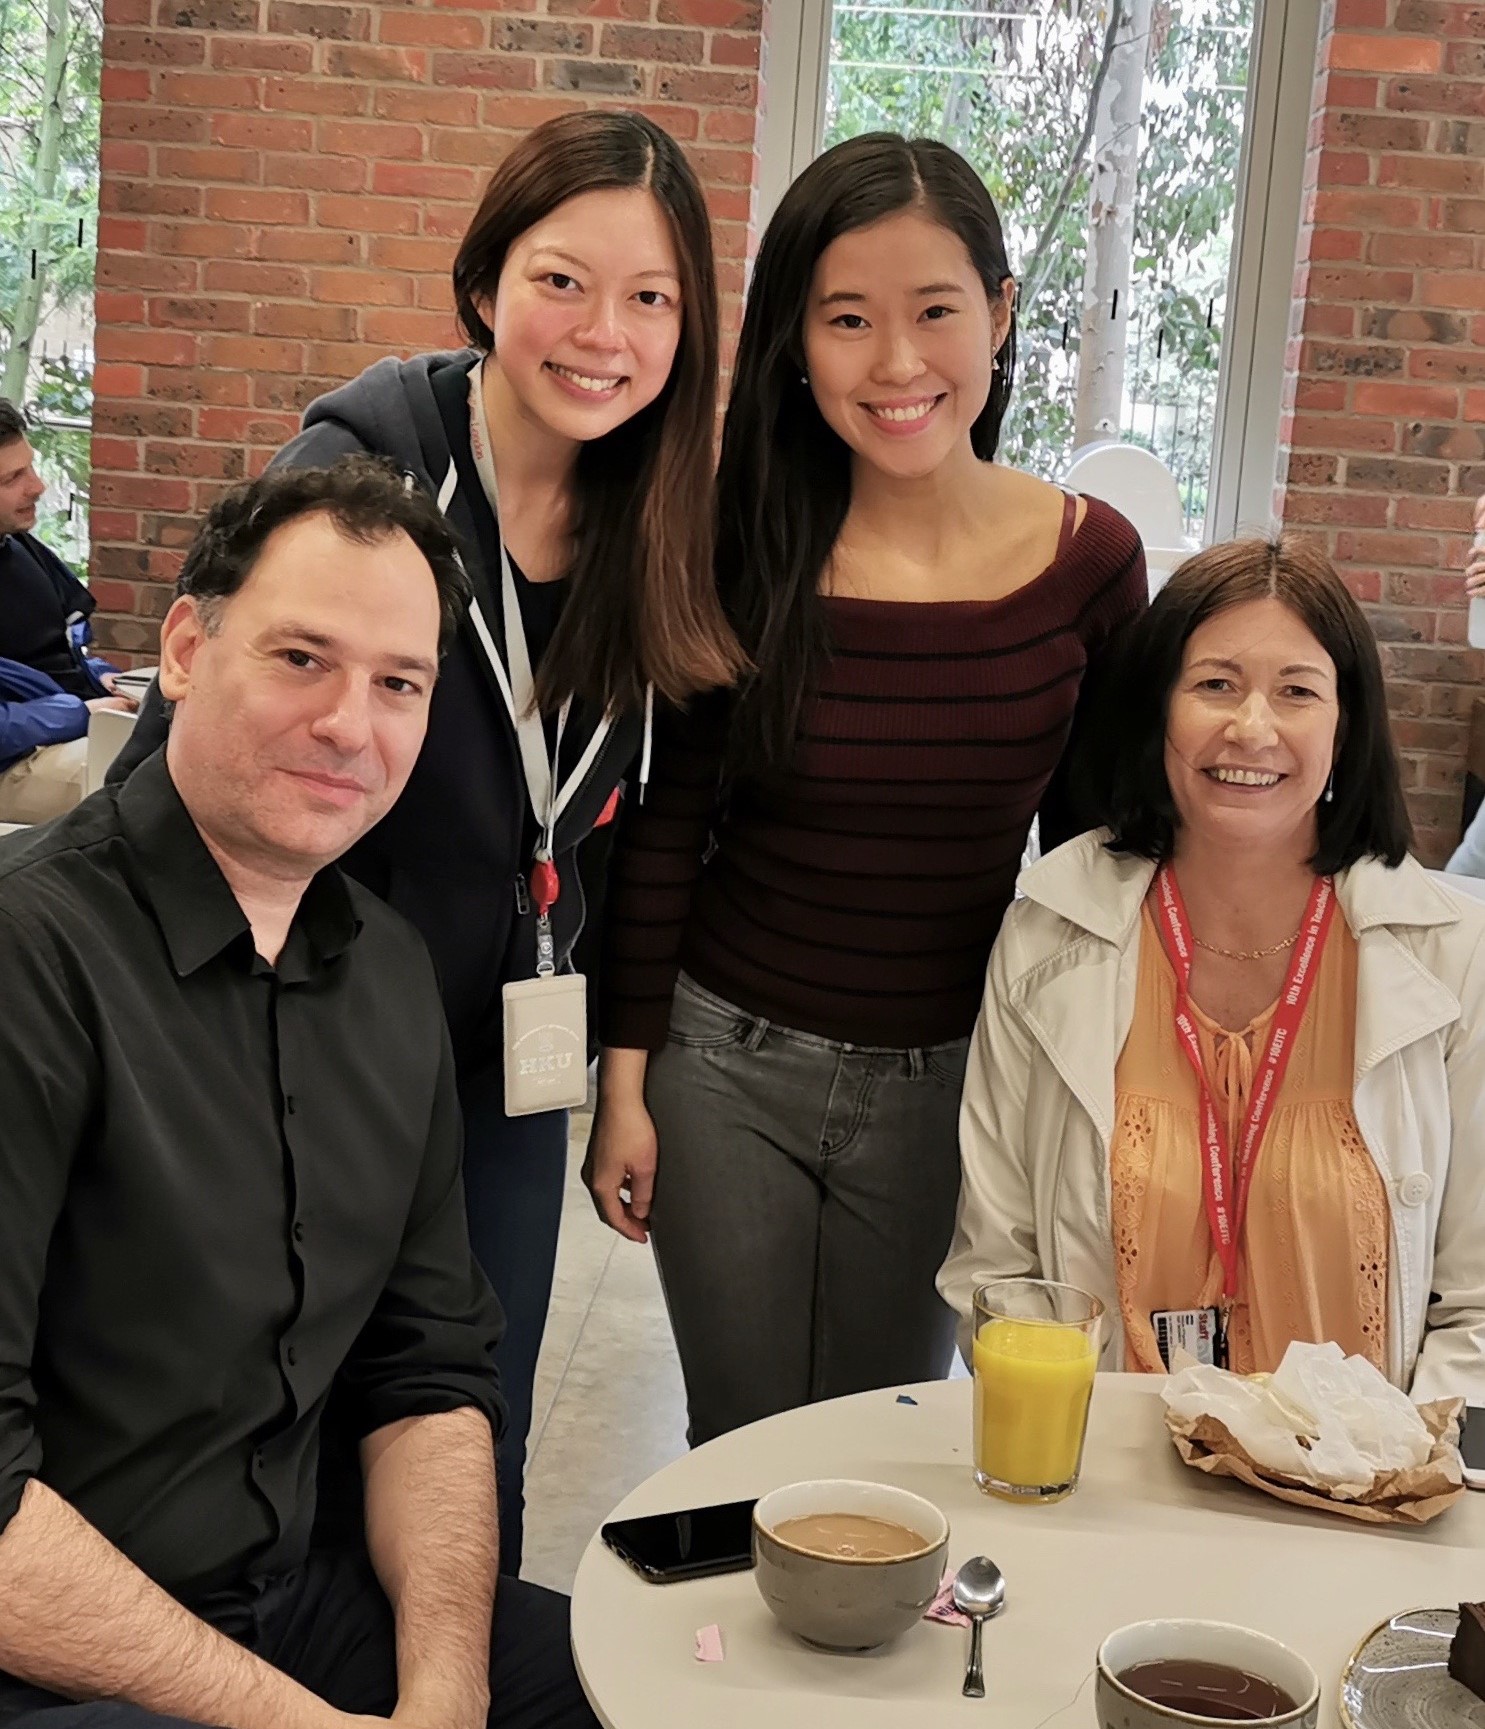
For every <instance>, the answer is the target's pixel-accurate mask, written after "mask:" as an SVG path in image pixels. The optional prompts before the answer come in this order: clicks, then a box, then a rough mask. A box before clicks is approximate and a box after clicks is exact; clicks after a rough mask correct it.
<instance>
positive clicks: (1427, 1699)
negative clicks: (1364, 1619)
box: [1341, 1609, 1485, 1729]
mask: <svg viewBox="0 0 1485 1729" xmlns="http://www.w3.org/2000/svg"><path fill="white" fill-rule="evenodd" d="M1458 1626H1459V1611H1458V1610H1457V1609H1409V1610H1408V1611H1407V1612H1406V1613H1405V1614H1402V1615H1394V1616H1393V1617H1392V1619H1391V1620H1390V1621H1384V1622H1383V1623H1382V1625H1381V1626H1380V1627H1374V1628H1373V1629H1372V1631H1371V1632H1370V1633H1368V1634H1367V1636H1366V1638H1365V1639H1363V1640H1362V1641H1361V1643H1360V1644H1359V1645H1358V1646H1357V1647H1356V1649H1355V1651H1353V1652H1352V1654H1351V1661H1350V1662H1349V1663H1347V1665H1346V1668H1345V1672H1344V1673H1343V1674H1342V1676H1341V1722H1342V1723H1344V1724H1345V1725H1346V1729H1485V1699H1477V1698H1476V1697H1475V1695H1474V1694H1473V1693H1471V1692H1470V1690H1469V1688H1468V1687H1465V1686H1464V1685H1462V1684H1461V1683H1460V1682H1458V1681H1456V1680H1454V1678H1453V1677H1452V1676H1451V1675H1450V1674H1449V1670H1448V1664H1449V1642H1450V1640H1452V1639H1453V1637H1454V1633H1455V1630H1456V1629H1457V1628H1458Z"/></svg>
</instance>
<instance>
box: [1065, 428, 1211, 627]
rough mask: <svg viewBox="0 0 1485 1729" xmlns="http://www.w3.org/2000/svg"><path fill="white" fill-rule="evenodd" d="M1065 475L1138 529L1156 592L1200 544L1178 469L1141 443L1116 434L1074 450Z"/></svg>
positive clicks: (1078, 489) (1152, 590)
mask: <svg viewBox="0 0 1485 1729" xmlns="http://www.w3.org/2000/svg"><path fill="white" fill-rule="evenodd" d="M1062 480H1063V485H1064V486H1066V487H1068V488H1069V489H1070V490H1071V491H1073V492H1086V493H1088V494H1090V495H1091V496H1092V497H1094V498H1099V499H1102V500H1103V502H1104V503H1105V504H1111V505H1113V507H1114V509H1115V510H1118V511H1122V512H1123V514H1124V515H1125V516H1127V517H1128V518H1129V520H1130V521H1131V522H1132V523H1133V524H1134V526H1135V527H1136V528H1137V529H1138V530H1139V536H1140V539H1141V540H1142V541H1143V542H1144V543H1145V563H1146V566H1147V567H1148V570H1149V574H1150V593H1151V595H1152V596H1153V595H1154V593H1155V591H1156V590H1157V589H1158V588H1159V587H1160V586H1161V584H1162V583H1163V582H1164V581H1165V579H1166V578H1167V577H1168V576H1169V575H1170V573H1171V572H1172V571H1173V570H1174V569H1175V568H1176V566H1177V565H1178V564H1181V563H1183V562H1184V561H1185V560H1186V559H1187V558H1189V557H1190V556H1191V554H1192V553H1193V552H1194V551H1195V550H1196V548H1195V547H1194V546H1192V545H1190V544H1188V542H1187V539H1186V513H1185V512H1184V511H1183V510H1182V509H1181V488H1180V486H1179V484H1178V483H1177V481H1176V477H1175V475H1174V474H1172V473H1171V471H1170V469H1169V468H1167V467H1166V465H1165V464H1164V463H1163V462H1162V461H1161V460H1160V458H1159V457H1158V456H1156V455H1155V454H1154V453H1153V452H1151V451H1148V450H1146V449H1145V448H1144V447H1143V446H1142V445H1138V444H1118V443H1116V442H1114V441H1113V440H1112V439H1109V440H1105V441H1103V442H1101V443H1098V444H1085V445H1084V446H1083V447H1082V449H1081V450H1075V451H1074V452H1073V455H1072V461H1071V462H1070V463H1069V464H1068V469H1067V473H1066V474H1065V475H1064V476H1063V477H1062Z"/></svg>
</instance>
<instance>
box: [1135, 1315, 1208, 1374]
mask: <svg viewBox="0 0 1485 1729" xmlns="http://www.w3.org/2000/svg"><path fill="white" fill-rule="evenodd" d="M1150 1324H1151V1326H1153V1327H1154V1329H1155V1343H1156V1344H1157V1345H1158V1346H1159V1347H1160V1359H1161V1361H1162V1362H1163V1363H1164V1364H1165V1366H1166V1368H1167V1369H1169V1368H1170V1366H1171V1360H1172V1357H1173V1355H1174V1353H1175V1352H1176V1351H1184V1352H1185V1353H1186V1355H1187V1356H1188V1357H1190V1358H1192V1359H1193V1360H1194V1361H1195V1362H1198V1363H1205V1364H1207V1365H1208V1367H1211V1368H1217V1369H1225V1368H1226V1367H1227V1339H1226V1337H1225V1335H1224V1333H1223V1331H1222V1316H1221V1313H1220V1312H1219V1311H1218V1310H1217V1309H1215V1308H1208V1309H1156V1310H1155V1312H1154V1313H1153V1314H1152V1315H1151V1316H1150Z"/></svg>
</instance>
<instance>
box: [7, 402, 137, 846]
mask: <svg viewBox="0 0 1485 1729" xmlns="http://www.w3.org/2000/svg"><path fill="white" fill-rule="evenodd" d="M45 491H46V482H45V481H44V480H43V479H42V478H41V476H40V475H38V474H37V472H36V463H35V453H34V452H33V451H32V449H31V445H30V442H29V440H28V439H27V437H26V422H25V420H24V418H23V417H22V415H21V413H20V411H19V410H18V409H17V408H16V407H15V406H14V405H13V404H12V403H9V402H7V401H6V400H5V399H4V397H0V822H8V823H37V822H46V821H48V820H49V819H50V818H51V817H54V816H60V815H61V814H62V812H63V811H68V810H71V809H72V807H73V806H74V805H75V804H76V803H77V802H78V800H79V799H80V798H81V797H82V795H83V784H84V776H85V773H86V770H87V763H88V744H87V734H88V716H89V714H90V713H91V712H92V711H93V710H94V709H100V708H112V709H121V710H124V711H126V712H128V711H130V710H132V709H133V707H134V704H133V703H132V702H130V701H128V700H127V699H126V698H124V697H122V696H120V695H118V694H117V693H115V691H114V690H113V673H114V669H113V667H111V666H109V664H108V663H107V662H106V661H101V660H94V659H92V658H90V657H89V656H88V655H87V654H85V653H84V652H83V651H84V648H85V646H86V644H87V642H88V616H89V614H90V613H91V612H92V611H93V607H94V601H93V597H92V595H91V594H89V593H88V591H87V589H86V588H84V586H83V585H82V583H80V582H79V581H78V580H77V578H76V577H75V576H74V575H73V574H72V572H71V571H70V570H69V569H68V568H67V566H66V565H65V564H64V563H63V561H62V560H61V559H60V558H58V557H57V555H56V553H54V552H53V551H52V549H51V548H50V547H49V546H47V545H46V544H45V542H44V541H40V540H38V539H37V538H36V536H35V535H34V534H33V533H32V530H33V529H34V528H35V527H36V509H37V506H38V505H39V504H40V502H41V498H42V495H43V493H45Z"/></svg>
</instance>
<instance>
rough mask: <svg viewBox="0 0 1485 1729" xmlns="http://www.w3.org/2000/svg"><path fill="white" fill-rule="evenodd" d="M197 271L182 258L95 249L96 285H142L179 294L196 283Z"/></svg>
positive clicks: (102, 286)
mask: <svg viewBox="0 0 1485 1729" xmlns="http://www.w3.org/2000/svg"><path fill="white" fill-rule="evenodd" d="M198 275H199V271H198V268H197V266H196V265H194V264H188V263H187V262H185V260H183V259H176V258H153V257H139V256H137V255H135V254H132V253H128V252H105V251H103V250H102V249H101V248H100V249H99V252H98V286H99V287H100V288H144V289H152V290H155V291H157V292H174V293H180V292H183V291H185V290H188V289H192V288H194V287H195V286H196V279H197V276H198Z"/></svg>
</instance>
